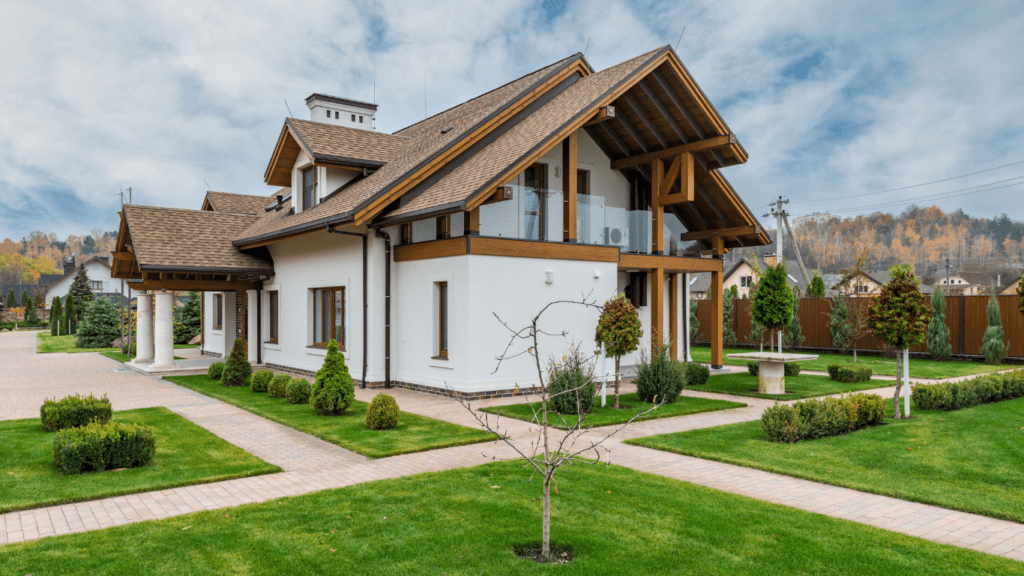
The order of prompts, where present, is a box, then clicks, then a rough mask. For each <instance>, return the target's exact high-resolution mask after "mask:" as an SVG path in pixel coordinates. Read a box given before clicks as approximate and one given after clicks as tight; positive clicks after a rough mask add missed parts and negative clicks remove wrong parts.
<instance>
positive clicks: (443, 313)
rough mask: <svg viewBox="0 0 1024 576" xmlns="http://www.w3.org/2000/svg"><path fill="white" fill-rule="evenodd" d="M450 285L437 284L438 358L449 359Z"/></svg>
mask: <svg viewBox="0 0 1024 576" xmlns="http://www.w3.org/2000/svg"><path fill="white" fill-rule="evenodd" d="M448 328H449V326H448V283H447V282H438V283H437V348H438V349H437V356H436V357H435V359H445V360H447V359H448V337H447V336H448Z"/></svg>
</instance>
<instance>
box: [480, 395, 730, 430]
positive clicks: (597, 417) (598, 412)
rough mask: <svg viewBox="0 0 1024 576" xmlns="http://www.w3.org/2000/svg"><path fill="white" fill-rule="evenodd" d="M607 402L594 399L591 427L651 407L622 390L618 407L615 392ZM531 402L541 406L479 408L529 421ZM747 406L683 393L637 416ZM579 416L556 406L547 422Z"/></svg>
mask: <svg viewBox="0 0 1024 576" xmlns="http://www.w3.org/2000/svg"><path fill="white" fill-rule="evenodd" d="M607 404H608V405H607V406H605V407H604V408H602V407H601V399H600V398H598V399H597V400H596V401H595V402H594V408H593V410H591V412H590V414H589V415H588V416H587V419H586V421H585V422H584V423H583V425H584V426H587V427H592V426H608V425H610V424H621V423H623V422H627V421H629V419H630V418H632V417H634V416H636V415H637V414H639V413H640V412H643V411H644V410H647V409H648V408H650V407H651V405H650V404H645V403H643V402H641V401H640V397H638V396H637V395H636V394H623V395H621V396H619V405H620V409H619V410H616V409H615V408H614V406H615V396H614V395H613V394H609V395H608V403H607ZM531 406H534V407H536V409H537V410H540V402H534V403H533V404H527V403H525V402H523V403H519V404H509V405H507V406H491V407H489V408H481V409H480V410H481V411H483V412H490V413H491V414H501V415H502V416H508V417H509V418H516V419H519V420H526V421H527V422H530V421H532V420H533V419H534V415H533V414H534V412H533V408H531ZM744 406H746V404H741V403H739V402H728V401H726V400H708V399H706V398H692V397H690V396H680V397H679V400H677V401H676V402H674V403H672V404H665V405H664V406H661V407H659V408H657V409H656V410H654V411H653V412H651V413H649V414H647V415H646V416H642V417H640V418H638V419H637V422H639V421H641V420H654V419H655V418H671V417H672V416H686V415H687V414H698V413H700V412H713V411H715V410H727V409H729V408H742V407H744ZM578 419H579V417H578V416H576V415H575V414H573V415H567V416H564V417H563V416H561V415H559V414H558V413H557V412H554V411H553V410H548V425H549V426H553V427H555V428H561V429H563V430H566V429H568V428H569V427H572V426H575V425H576V423H577V421H578Z"/></svg>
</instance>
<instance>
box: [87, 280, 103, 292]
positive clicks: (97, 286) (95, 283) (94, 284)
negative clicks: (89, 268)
mask: <svg viewBox="0 0 1024 576" xmlns="http://www.w3.org/2000/svg"><path fill="white" fill-rule="evenodd" d="M89 288H92V289H93V290H103V281H102V280H89Z"/></svg>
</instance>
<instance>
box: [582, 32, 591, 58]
mask: <svg viewBox="0 0 1024 576" xmlns="http://www.w3.org/2000/svg"><path fill="white" fill-rule="evenodd" d="M590 38H593V36H591V37H590ZM590 38H587V47H586V48H584V49H583V57H584V58H586V57H587V50H590Z"/></svg>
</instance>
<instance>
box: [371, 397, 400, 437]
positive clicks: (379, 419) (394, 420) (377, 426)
mask: <svg viewBox="0 0 1024 576" xmlns="http://www.w3.org/2000/svg"><path fill="white" fill-rule="evenodd" d="M399 413H400V412H399V410H398V402H395V399H394V398H393V397H392V396H390V395H388V394H384V393H383V392H382V393H380V394H377V395H376V396H374V397H373V401H372V402H370V406H369V407H368V408H367V409H366V427H367V428H369V429H371V430H391V429H392V428H394V427H395V426H398V415H399Z"/></svg>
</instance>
